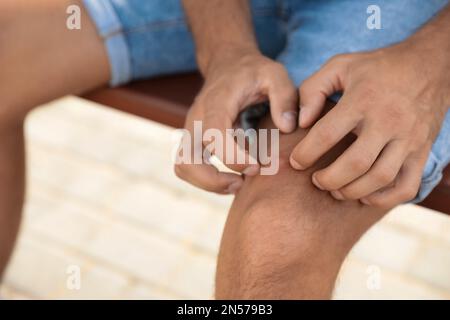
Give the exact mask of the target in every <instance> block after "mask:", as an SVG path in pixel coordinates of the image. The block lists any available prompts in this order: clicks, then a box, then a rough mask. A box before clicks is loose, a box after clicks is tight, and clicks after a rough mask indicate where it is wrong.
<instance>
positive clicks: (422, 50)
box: [407, 5, 450, 109]
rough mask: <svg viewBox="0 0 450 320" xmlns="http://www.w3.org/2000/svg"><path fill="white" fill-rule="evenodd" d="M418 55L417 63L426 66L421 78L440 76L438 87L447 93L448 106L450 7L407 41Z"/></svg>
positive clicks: (449, 102)
mask: <svg viewBox="0 0 450 320" xmlns="http://www.w3.org/2000/svg"><path fill="white" fill-rule="evenodd" d="M407 43H408V44H409V45H410V46H409V47H412V48H413V50H412V51H413V52H416V53H417V54H418V55H419V60H418V61H420V62H419V63H421V64H425V63H426V64H427V66H428V72H427V73H426V74H423V75H422V76H424V77H427V76H430V75H433V74H440V75H441V77H440V78H439V79H440V83H439V85H440V86H444V87H445V90H446V91H447V93H448V94H447V95H446V98H445V103H446V104H447V109H448V106H450V5H447V6H446V7H445V8H444V9H443V10H442V11H441V12H440V13H439V14H438V15H437V16H436V17H435V18H434V19H432V20H431V21H430V22H428V23H427V24H426V25H424V26H423V27H422V28H421V29H420V30H419V31H418V32H416V33H415V34H414V35H413V36H411V37H410V39H409V40H408V41H407Z"/></svg>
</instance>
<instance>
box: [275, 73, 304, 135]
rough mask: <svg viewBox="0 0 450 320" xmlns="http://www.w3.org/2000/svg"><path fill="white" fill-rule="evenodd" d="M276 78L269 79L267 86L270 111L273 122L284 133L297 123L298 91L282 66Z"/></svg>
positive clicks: (293, 128) (290, 130) (292, 128)
mask: <svg viewBox="0 0 450 320" xmlns="http://www.w3.org/2000/svg"><path fill="white" fill-rule="evenodd" d="M281 68H283V70H282V72H279V73H278V74H279V75H281V76H278V77H277V78H274V77H268V79H271V80H270V81H269V83H268V84H267V86H268V90H269V92H268V96H269V100H270V113H271V116H272V120H273V123H274V124H275V125H276V126H277V128H278V129H280V130H281V131H282V132H284V133H290V132H292V131H294V130H295V129H296V128H297V125H298V122H297V121H298V93H297V90H296V89H295V86H294V84H293V83H292V81H291V79H290V78H289V75H288V74H287V72H286V70H285V69H284V67H282V66H281Z"/></svg>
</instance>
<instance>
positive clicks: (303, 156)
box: [290, 95, 361, 170]
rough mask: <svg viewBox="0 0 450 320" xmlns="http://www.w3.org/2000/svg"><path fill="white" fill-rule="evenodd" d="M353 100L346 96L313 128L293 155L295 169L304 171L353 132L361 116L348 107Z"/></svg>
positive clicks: (292, 160)
mask: <svg viewBox="0 0 450 320" xmlns="http://www.w3.org/2000/svg"><path fill="white" fill-rule="evenodd" d="M349 100H351V98H348V96H346V95H344V96H343V97H342V99H341V100H340V101H339V103H338V104H337V105H336V106H335V107H334V108H333V109H331V110H330V111H329V112H328V113H327V114H326V115H325V116H323V117H322V118H321V119H320V120H319V121H318V122H316V124H315V125H314V126H313V127H312V128H311V130H310V131H309V132H308V134H307V135H306V136H305V137H304V138H303V140H302V141H300V142H299V144H297V146H296V147H295V148H294V150H293V151H292V153H291V157H290V163H291V166H292V167H293V168H294V169H297V170H304V169H307V168H308V167H310V166H311V165H313V164H314V163H315V162H316V161H317V160H318V159H319V158H320V157H321V156H322V155H324V154H325V153H326V152H327V151H328V150H330V149H331V148H332V147H333V146H335V145H336V144H337V143H338V142H339V141H340V140H342V138H344V137H345V136H346V135H347V134H348V133H349V132H351V131H352V130H353V129H354V128H355V127H356V126H357V124H358V122H359V121H360V119H361V115H359V114H358V113H357V112H354V111H352V110H351V108H349V107H348V104H349V103H350V102H351V101H349Z"/></svg>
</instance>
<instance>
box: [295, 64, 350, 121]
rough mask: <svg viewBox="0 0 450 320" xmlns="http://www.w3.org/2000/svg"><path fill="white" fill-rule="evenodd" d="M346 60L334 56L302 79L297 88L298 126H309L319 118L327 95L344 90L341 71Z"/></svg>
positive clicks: (342, 71)
mask: <svg viewBox="0 0 450 320" xmlns="http://www.w3.org/2000/svg"><path fill="white" fill-rule="evenodd" d="M347 60H348V59H346V58H343V57H341V56H337V57H334V58H332V59H331V60H329V61H328V62H327V63H326V64H325V65H324V66H323V67H322V68H321V69H320V70H319V71H317V72H316V73H314V74H313V75H312V76H311V77H309V78H308V79H306V80H305V81H303V83H302V84H301V86H300V88H299V95H300V115H299V124H300V127H302V128H308V127H309V126H311V125H312V124H313V123H314V122H315V121H316V120H317V118H319V116H320V114H321V112H322V110H323V107H324V105H325V101H326V99H327V97H329V96H331V95H332V94H333V93H335V92H337V91H341V90H344V84H343V73H344V70H345V64H346V63H347Z"/></svg>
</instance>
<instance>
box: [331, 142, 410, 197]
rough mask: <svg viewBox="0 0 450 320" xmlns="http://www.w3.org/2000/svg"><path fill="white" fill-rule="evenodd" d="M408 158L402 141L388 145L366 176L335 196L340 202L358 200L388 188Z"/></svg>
mask: <svg viewBox="0 0 450 320" xmlns="http://www.w3.org/2000/svg"><path fill="white" fill-rule="evenodd" d="M406 156H407V150H406V149H405V147H404V146H403V143H402V142H401V141H398V140H397V141H392V142H390V143H388V144H387V145H386V147H385V148H384V149H383V151H382V152H381V155H380V157H379V158H378V159H377V161H375V164H374V165H373V166H372V168H371V169H370V170H369V171H368V172H367V173H366V174H365V175H363V176H362V177H360V178H359V179H357V180H356V181H353V182H352V183H350V184H348V185H346V186H344V187H343V188H342V189H340V190H339V191H338V192H334V194H333V195H334V196H335V197H336V198H337V199H339V200H343V199H348V200H356V199H361V198H363V197H366V196H368V195H370V194H371V193H373V192H375V191H377V190H379V189H381V188H383V187H386V186H388V185H389V184H390V183H392V182H393V181H394V180H395V177H396V176H397V175H398V173H399V171H400V168H401V167H402V165H403V163H404V162H405V159H406Z"/></svg>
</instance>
